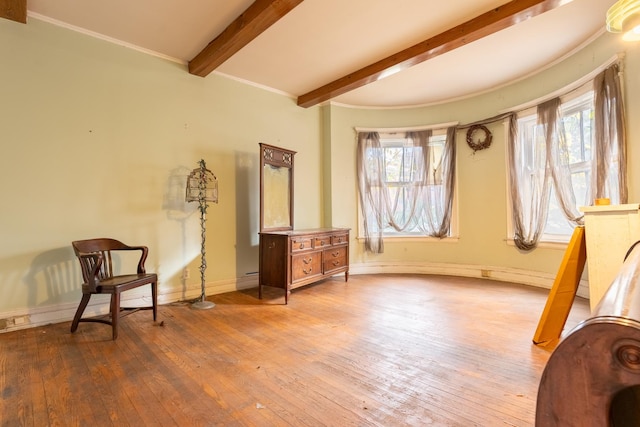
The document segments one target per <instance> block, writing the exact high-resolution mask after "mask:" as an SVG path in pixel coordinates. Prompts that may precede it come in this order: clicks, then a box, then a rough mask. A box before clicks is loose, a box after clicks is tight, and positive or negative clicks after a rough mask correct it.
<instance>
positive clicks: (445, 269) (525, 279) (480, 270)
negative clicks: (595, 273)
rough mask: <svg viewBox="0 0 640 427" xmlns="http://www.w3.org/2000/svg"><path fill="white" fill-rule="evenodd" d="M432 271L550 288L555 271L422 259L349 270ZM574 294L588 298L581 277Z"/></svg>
mask: <svg viewBox="0 0 640 427" xmlns="http://www.w3.org/2000/svg"><path fill="white" fill-rule="evenodd" d="M384 273H389V274H435V275H438V274H439V275H443V276H459V277H477V278H483V279H489V280H497V281H500V282H511V283H518V284H521V285H528V286H535V287H538V288H545V289H551V287H552V286H553V282H554V280H555V278H556V275H555V274H550V273H543V272H539V271H530V270H522V269H517V268H509V267H497V266H480V265H465V264H439V263H424V262H392V261H391V262H376V263H371V262H370V263H364V264H362V263H361V264H351V265H350V266H349V274H350V275H351V274H384ZM577 295H578V296H579V297H582V298H589V282H588V281H586V280H580V284H579V285H578V292H577Z"/></svg>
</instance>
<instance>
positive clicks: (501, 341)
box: [0, 275, 589, 427]
mask: <svg viewBox="0 0 640 427" xmlns="http://www.w3.org/2000/svg"><path fill="white" fill-rule="evenodd" d="M547 294H548V291H547V290H544V289H537V288H531V287H526V286H521V285H514V284H510V283H500V282H495V281H491V280H483V279H466V278H456V277H442V276H426V275H361V276H360V275H356V276H351V277H350V279H349V282H347V283H345V282H344V278H343V277H336V278H332V279H329V280H325V281H323V282H320V283H317V284H314V285H310V286H306V287H303V288H299V289H296V290H295V291H294V292H293V293H292V295H291V297H290V298H289V304H288V305H285V304H284V296H283V293H282V291H281V290H278V289H272V288H266V289H265V291H264V297H263V299H262V300H259V299H258V297H257V289H249V290H244V291H237V292H229V293H226V294H220V295H215V296H212V297H209V300H211V301H213V302H214V303H215V304H216V306H215V307H214V308H213V309H211V310H194V309H191V308H190V304H188V303H174V304H169V305H165V306H161V307H160V309H159V314H158V322H155V323H154V322H153V321H152V318H151V313H150V312H146V311H142V312H137V313H135V314H132V315H130V316H127V317H125V318H124V319H123V320H122V321H121V322H120V332H119V338H118V339H117V340H116V341H112V340H111V329H110V328H109V327H108V326H105V325H101V324H96V323H82V324H81V325H80V327H79V328H78V331H77V332H76V333H75V334H71V333H70V332H69V326H70V324H69V323H68V322H66V323H60V324H55V325H49V326H45V327H40V328H33V329H27V330H22V331H15V332H9V333H4V334H0V368H1V369H2V371H1V372H0V396H1V397H2V399H1V400H0V425H1V426H2V427H13V426H38V427H40V426H86V425H96V426H109V425H113V426H147V425H153V426H186V425H188V426H285V427H286V426H296V427H297V426H336V427H337V426H340V427H343V426H358V427H361V426H464V427H467V426H482V427H484V426H489V427H492V426H518V427H526V426H532V425H533V424H534V417H535V402H536V395H537V389H538V383H539V381H540V377H541V375H542V371H543V369H544V366H545V363H546V362H547V360H548V358H549V355H550V351H549V350H546V349H543V348H539V347H536V346H535V345H533V344H532V341H531V339H532V337H533V334H534V332H535V329H536V327H537V323H538V320H539V317H540V314H541V313H542V310H543V308H544V305H545V303H546V298H547ZM588 316H589V305H588V301H585V300H583V299H581V298H577V299H576V301H575V303H574V306H573V308H572V310H571V313H570V316H569V319H568V321H567V326H566V328H565V332H564V333H565V334H566V333H567V332H568V331H569V330H570V329H572V328H573V327H575V326H576V325H577V324H578V323H579V322H580V321H582V320H585V319H586V318H587V317H588Z"/></svg>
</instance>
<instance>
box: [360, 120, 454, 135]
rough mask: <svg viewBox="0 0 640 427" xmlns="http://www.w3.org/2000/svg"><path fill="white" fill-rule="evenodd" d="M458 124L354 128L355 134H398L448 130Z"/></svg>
mask: <svg viewBox="0 0 640 427" xmlns="http://www.w3.org/2000/svg"><path fill="white" fill-rule="evenodd" d="M458 123H459V122H448V123H439V124H436V125H424V126H409V127H403V128H361V127H355V128H354V129H355V131H356V132H379V133H398V132H417V131H421V130H429V129H442V128H449V127H451V126H457V125H458Z"/></svg>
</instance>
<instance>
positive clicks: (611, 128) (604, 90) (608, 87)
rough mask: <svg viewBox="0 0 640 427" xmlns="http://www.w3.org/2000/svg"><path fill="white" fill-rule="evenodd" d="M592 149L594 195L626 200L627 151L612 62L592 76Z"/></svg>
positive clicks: (616, 70) (617, 69) (616, 71)
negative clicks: (593, 106)
mask: <svg viewBox="0 0 640 427" xmlns="http://www.w3.org/2000/svg"><path fill="white" fill-rule="evenodd" d="M593 90H594V92H595V102H594V104H595V150H594V160H595V161H594V162H593V163H592V172H591V174H592V180H591V191H592V194H593V198H594V199H599V198H605V197H606V198H609V199H610V200H611V203H612V204H620V203H627V198H628V193H627V153H626V132H625V127H624V105H623V102H622V90H621V86H620V66H619V64H614V65H612V66H611V67H609V68H607V69H606V70H604V71H603V72H602V73H600V74H598V75H597V76H596V78H595V79H594V80H593Z"/></svg>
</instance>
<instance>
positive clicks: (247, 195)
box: [236, 147, 260, 278]
mask: <svg viewBox="0 0 640 427" xmlns="http://www.w3.org/2000/svg"><path fill="white" fill-rule="evenodd" d="M259 165H260V158H259V152H258V148H257V147H256V152H255V153H246V152H242V153H241V152H236V192H237V194H236V277H237V278H241V277H245V276H248V275H249V276H250V275H254V274H256V273H257V272H258V238H259V235H258V232H259V230H258V228H259V224H260V218H259V216H258V215H259V210H260V206H259V205H260V173H259V170H258V169H259Z"/></svg>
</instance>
